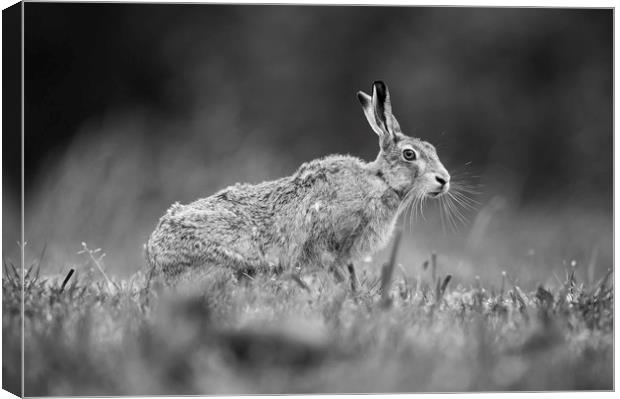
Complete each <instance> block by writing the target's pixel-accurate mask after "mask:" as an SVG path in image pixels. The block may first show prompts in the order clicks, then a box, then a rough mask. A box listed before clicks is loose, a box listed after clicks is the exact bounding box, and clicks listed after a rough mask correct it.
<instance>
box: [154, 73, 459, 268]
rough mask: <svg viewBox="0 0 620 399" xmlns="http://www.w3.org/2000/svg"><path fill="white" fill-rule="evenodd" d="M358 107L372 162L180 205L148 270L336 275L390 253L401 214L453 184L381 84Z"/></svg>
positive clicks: (337, 159) (310, 168)
mask: <svg viewBox="0 0 620 399" xmlns="http://www.w3.org/2000/svg"><path fill="white" fill-rule="evenodd" d="M357 97H358V99H359V100H360V102H361V103H362V107H363V110H364V114H365V115H366V118H367V119H368V122H369V123H370V126H371V127H372V129H373V130H374V131H375V133H377V135H378V136H379V146H380V151H379V155H378V156H377V158H376V159H375V160H374V161H373V162H369V163H367V162H364V161H362V160H361V159H358V158H355V157H352V156H344V155H331V156H327V157H325V158H322V159H317V160H313V161H310V162H308V163H305V164H303V165H301V167H300V168H299V169H298V170H297V172H295V173H294V174H293V175H292V176H289V177H284V178H281V179H279V180H275V181H269V182H264V183H260V184H255V185H250V184H237V185H235V186H231V187H228V188H225V189H223V190H221V191H219V192H217V193H215V194H214V195H212V196H210V197H207V198H203V199H199V200H197V201H195V202H192V203H190V204H188V205H180V204H179V203H175V204H173V205H172V206H171V207H170V209H168V211H167V212H166V213H165V214H164V215H163V216H162V217H161V219H160V220H159V223H158V224H157V227H156V229H155V231H154V232H153V233H152V234H151V236H150V238H149V240H148V242H147V244H146V258H147V262H148V263H149V266H150V267H151V268H152V270H153V271H154V272H163V273H164V275H165V276H166V277H172V276H174V275H177V274H178V273H179V272H182V271H184V270H187V269H189V268H195V267H209V266H213V265H220V266H226V267H231V268H234V269H235V270H236V271H237V272H244V271H248V272H255V271H257V270H269V269H271V268H274V267H278V268H297V269H298V270H305V269H307V268H309V267H315V266H318V267H324V268H327V269H331V270H335V271H338V270H343V269H344V267H345V266H347V265H350V264H351V263H352V262H354V261H356V260H358V259H360V258H361V257H363V256H366V255H368V254H372V253H374V252H376V251H377V250H379V249H381V248H382V247H383V246H385V245H386V244H387V242H388V240H389V238H390V235H391V233H392V231H393V229H394V225H395V222H396V219H397V217H398V214H399V212H400V211H401V210H402V209H404V208H405V207H406V205H407V204H409V203H410V201H413V200H416V199H418V200H419V199H421V198H422V197H424V196H431V197H436V196H439V195H441V194H444V193H446V192H447V191H448V190H449V187H450V175H449V174H448V172H447V171H446V169H445V168H444V167H443V165H442V164H441V162H440V161H439V158H438V157H437V153H436V151H435V148H434V147H433V146H432V145H430V144H429V143H427V142H424V141H422V140H419V139H416V138H411V137H408V136H405V135H404V134H403V133H402V132H401V129H400V126H399V124H398V122H397V121H396V118H395V117H394V115H393V114H392V106H391V103H390V95H389V92H388V89H387V86H386V85H385V84H384V83H383V82H375V83H374V84H373V86H372V96H369V95H368V94H366V93H364V92H361V91H360V92H358V93H357Z"/></svg>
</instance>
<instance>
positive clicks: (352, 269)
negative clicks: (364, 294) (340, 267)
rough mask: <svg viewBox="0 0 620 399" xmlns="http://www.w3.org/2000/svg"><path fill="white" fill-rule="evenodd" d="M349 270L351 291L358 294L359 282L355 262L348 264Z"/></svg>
mask: <svg viewBox="0 0 620 399" xmlns="http://www.w3.org/2000/svg"><path fill="white" fill-rule="evenodd" d="M347 270H348V271H349V279H350V280H351V291H353V293H356V292H357V287H358V286H359V282H358V281H357V275H356V274H355V266H353V262H350V263H348V264H347Z"/></svg>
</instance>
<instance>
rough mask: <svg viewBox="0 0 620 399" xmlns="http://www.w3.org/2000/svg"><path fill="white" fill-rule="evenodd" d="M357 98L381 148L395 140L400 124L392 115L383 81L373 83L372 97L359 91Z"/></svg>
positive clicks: (388, 95) (388, 96)
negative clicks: (378, 139) (377, 136)
mask: <svg viewBox="0 0 620 399" xmlns="http://www.w3.org/2000/svg"><path fill="white" fill-rule="evenodd" d="M357 98H358V99H359V101H360V103H362V108H363V109H364V115H366V119H368V123H369V124H370V127H372V130H374V131H375V133H377V135H379V138H380V144H381V148H386V147H387V146H388V145H390V143H392V142H394V141H396V133H397V132H400V126H399V125H398V121H397V120H396V118H395V117H394V115H392V104H391V103H390V92H389V91H388V88H387V86H386V85H385V83H383V82H381V81H377V82H375V83H373V85H372V97H370V96H369V95H368V94H366V93H364V92H363V91H360V92H358V93H357Z"/></svg>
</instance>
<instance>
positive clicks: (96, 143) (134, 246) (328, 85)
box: [3, 3, 613, 284]
mask: <svg viewBox="0 0 620 399" xmlns="http://www.w3.org/2000/svg"><path fill="white" fill-rule="evenodd" d="M25 26H26V29H25V143H26V144H25V145H26V149H25V152H26V159H25V165H26V170H25V180H26V181H25V209H26V224H25V236H26V241H27V246H26V261H27V262H28V260H29V259H34V258H36V257H37V256H39V254H40V253H41V251H42V249H43V248H44V247H45V248H46V251H45V259H44V260H43V262H42V263H43V266H44V270H42V272H44V273H50V274H51V273H58V272H63V273H65V272H66V271H67V270H68V268H69V267H76V266H78V267H79V265H80V264H82V263H84V261H85V259H83V255H79V254H77V252H78V251H79V250H80V249H81V242H86V243H87V244H88V246H89V247H90V248H102V250H103V251H104V252H105V253H106V254H107V256H106V258H105V264H106V267H107V269H108V271H109V272H110V273H113V274H115V275H118V276H128V275H130V274H132V273H134V272H136V271H137V270H139V269H140V268H143V267H144V261H143V257H142V244H143V243H144V242H145V241H146V239H147V237H148V235H149V234H150V232H151V231H152V230H153V228H154V227H155V224H156V223H157V220H158V219H159V217H160V216H161V215H162V214H163V213H164V212H165V210H166V209H167V207H168V206H169V205H170V204H171V203H172V202H174V201H180V202H181V203H188V202H191V201H193V200H195V199H197V198H200V197H204V196H207V195H210V194H212V193H213V192H215V191H216V190H218V189H221V188H223V187H226V186H228V185H230V184H234V183H235V182H260V181H263V180H269V179H273V178H277V177H281V176H284V175H288V174H291V173H293V172H294V171H295V169H296V168H297V167H298V166H299V165H300V164H301V163H302V162H305V161H309V160H311V159H313V158H317V157H321V156H324V155H327V154H331V153H349V154H352V155H355V156H359V157H361V158H363V159H365V160H372V159H374V158H375V157H376V154H377V151H378V142H377V138H376V136H375V134H374V133H373V132H372V130H371V129H370V128H369V127H368V126H367V123H366V120H365V118H364V116H363V114H362V112H361V108H360V106H359V103H358V102H357V99H356V97H355V93H356V92H357V90H365V91H367V92H368V91H369V90H370V87H371V83H372V81H374V80H378V79H381V80H384V81H386V82H387V84H388V85H389V87H390V92H391V95H392V102H393V107H394V113H395V115H396V116H397V118H398V119H399V121H400V124H401V126H402V128H403V131H404V132H405V133H406V134H409V135H411V136H416V137H420V138H422V139H424V140H427V141H429V142H431V143H433V144H435V145H436V146H437V147H438V152H439V156H440V158H441V159H442V161H443V163H444V164H445V165H446V167H447V168H448V170H449V171H451V172H452V174H453V175H454V179H455V181H461V182H464V184H468V185H470V186H473V187H475V188H476V189H477V191H479V194H477V195H476V196H475V199H476V200H477V201H478V202H479V205H478V206H477V209H476V210H464V211H463V212H464V214H465V216H466V217H467V218H468V222H467V223H463V224H461V225H460V226H459V228H458V230H457V231H454V230H453V229H451V228H449V227H445V226H442V224H441V223H440V218H439V211H438V209H437V206H436V205H433V204H430V205H429V207H428V209H427V210H426V211H425V217H426V218H425V219H420V220H418V221H416V222H415V223H413V227H411V226H410V224H409V223H408V222H407V223H406V228H405V230H406V232H407V234H406V235H405V238H404V242H403V245H402V250H401V252H400V254H399V261H400V262H401V263H402V264H403V266H405V267H407V268H409V270H411V273H419V272H420V267H421V264H422V263H423V261H424V259H426V258H428V256H429V254H430V253H431V252H433V251H436V252H438V253H439V264H440V267H442V268H443V270H444V271H445V272H450V273H453V274H454V275H455V278H456V279H457V282H462V283H465V284H469V283H471V281H473V278H474V276H476V275H479V276H481V278H483V279H487V280H491V281H499V279H500V273H501V271H502V270H506V271H508V274H509V276H510V277H511V278H513V279H517V280H519V281H521V282H523V284H526V283H527V282H528V281H532V282H533V281H541V279H542V280H543V281H546V282H549V283H550V284H551V283H553V281H554V280H555V279H554V277H553V276H554V274H557V275H559V274H563V271H562V270H563V268H564V267H566V266H567V265H568V264H571V263H572V264H573V265H575V266H576V267H577V269H578V274H579V273H582V276H581V277H583V278H585V279H590V280H592V279H595V278H597V277H599V276H600V275H601V274H602V273H604V271H606V270H607V268H609V267H612V207H613V205H612V185H613V181H612V157H613V155H612V151H613V149H612V140H613V127H612V126H613V114H612V101H613V96H612V79H613V72H612V53H613V49H612V31H613V12H612V10H570V9H541V8H538V9H502V8H494V9H485V8H419V7H407V8H403V7H336V6H330V7H316V6H254V5H253V6H249V5H244V6H233V5H178V4H177V5H154V4H51V3H50V4H45V3H41V4H38V3H27V4H26V5H25ZM5 134H6V133H5ZM5 140H7V138H5ZM9 140H14V143H13V146H11V143H10V141H9V143H7V144H5V153H4V154H3V156H4V157H8V158H9V161H8V162H7V164H9V163H10V159H12V158H15V157H18V156H19V153H18V151H13V152H11V150H10V148H18V145H19V137H17V136H16V137H11V138H9ZM3 173H4V175H3V178H4V181H5V188H4V190H5V191H6V194H5V198H7V199H6V200H5V201H4V202H3V217H4V220H5V223H6V226H9V228H7V229H5V233H4V235H3V248H4V252H5V254H4V256H5V257H9V258H13V259H16V258H17V245H16V241H17V240H18V239H19V230H18V223H17V221H18V219H17V212H16V210H17V209H18V208H17V207H18V204H19V202H18V199H17V198H18V197H17V196H16V194H17V193H18V188H19V171H16V170H4V172H3ZM10 226H15V229H14V231H13V234H11V231H10ZM381 256H383V255H382V254H379V255H378V257H377V259H379V258H380V257H381ZM377 259H375V260H372V261H371V262H369V265H372V264H376V263H377V261H378V260H377ZM369 267H372V266H369ZM377 272H378V270H377Z"/></svg>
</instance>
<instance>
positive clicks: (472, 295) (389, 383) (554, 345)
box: [2, 245, 613, 396]
mask: <svg viewBox="0 0 620 399" xmlns="http://www.w3.org/2000/svg"><path fill="white" fill-rule="evenodd" d="M83 254H84V255H86V256H87V257H88V259H89V260H90V265H91V266H96V269H95V268H94V267H93V270H90V271H89V270H78V271H77V272H76V273H73V272H71V275H69V273H67V274H64V275H59V276H55V277H49V278H43V277H42V276H41V275H40V273H39V272H38V270H39V265H38V264H33V265H31V266H30V267H29V268H28V270H27V271H26V277H25V286H24V290H25V304H24V308H25V331H24V333H25V337H24V339H25V354H24V356H25V376H24V377H25V394H26V395H28V396H43V395H118V394H126V395H128V394H132V395H142V394H148V395H154V394H242V393H273V394H279V393H344V392H350V393H355V392H437V391H451V392H454V391H486V390H493V391H498V390H501V391H504V390H580V389H596V390H610V389H613V349H612V348H613V287H612V279H611V278H610V274H611V271H609V272H608V273H607V274H606V275H605V277H603V278H602V279H601V280H600V281H598V282H595V283H593V284H591V285H590V286H585V285H584V284H583V283H581V282H580V281H577V278H576V277H575V270H574V269H573V268H571V267H570V266H569V267H567V268H566V270H565V274H564V276H562V277H561V278H560V279H559V280H558V281H557V284H556V285H555V286H553V287H551V286H549V287H543V286H542V285H539V286H538V287H536V288H535V289H533V290H531V292H528V291H527V290H525V289H523V288H520V287H518V286H516V285H514V284H513V283H511V279H510V278H509V276H507V275H505V274H504V275H502V276H498V278H500V279H501V285H500V286H499V287H498V288H489V287H487V286H486V284H485V283H484V282H483V281H481V280H480V279H477V280H474V281H472V282H471V284H470V285H464V284H459V285H456V286H453V284H454V280H451V278H450V276H449V275H448V274H446V273H442V271H440V270H438V268H437V264H438V262H437V257H439V258H441V255H439V256H437V255H433V256H432V257H430V258H429V259H428V261H426V262H425V263H424V266H423V274H422V275H420V276H419V277H415V278H414V277H412V276H411V275H409V274H408V273H407V272H406V271H405V269H403V268H400V267H395V265H394V263H393V262H387V264H386V265H384V266H383V268H382V269H381V270H380V268H377V267H375V268H371V267H369V266H366V267H363V268H360V269H358V270H357V273H358V279H359V287H358V290H357V293H356V294H353V293H352V292H351V291H350V289H349V286H348V284H338V283H335V282H334V281H333V279H332V278H331V277H330V276H328V275H327V274H324V273H321V272H316V273H310V274H308V275H305V276H304V277H303V282H304V283H305V284H306V285H307V288H308V289H304V288H303V287H302V286H301V284H299V282H298V281H295V280H294V279H290V278H284V277H282V276H256V277H253V278H246V279H243V280H241V281H237V280H235V279H234V278H232V273H231V272H230V271H229V270H227V269H225V268H222V269H212V270H205V271H201V272H200V273H198V272H194V273H192V274H191V275H187V276H186V277H187V278H186V279H184V280H183V281H181V282H180V283H179V284H178V285H177V286H176V287H174V288H171V287H164V286H163V285H161V284H159V283H157V282H153V283H152V284H150V287H149V289H146V288H145V287H146V285H147V284H146V283H147V278H146V276H145V274H144V273H142V272H138V273H136V274H134V275H133V276H132V277H131V278H129V279H126V280H116V279H114V277H112V278H110V277H108V276H107V275H106V273H105V270H104V266H103V261H102V258H103V256H102V254H101V253H100V251H98V250H94V251H92V250H90V249H88V248H87V247H86V246H85V245H84V247H83ZM102 277H103V278H102ZM2 287H3V301H2V306H3V340H4V345H5V346H4V349H5V351H4V353H5V359H4V362H3V364H4V366H3V367H4V368H3V373H4V381H5V383H6V382H9V383H10V382H11V381H13V382H15V381H18V379H19V370H18V368H17V367H13V368H11V367H10V366H7V365H11V364H19V358H18V356H19V349H18V348H19V346H20V344H21V336H20V333H19V327H18V326H19V323H20V318H19V317H20V316H19V313H20V300H21V292H20V288H21V282H20V275H19V272H18V271H17V270H16V269H15V268H14V267H13V266H12V265H11V264H7V263H5V270H4V276H3V279H2ZM7 348H13V349H12V350H7Z"/></svg>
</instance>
